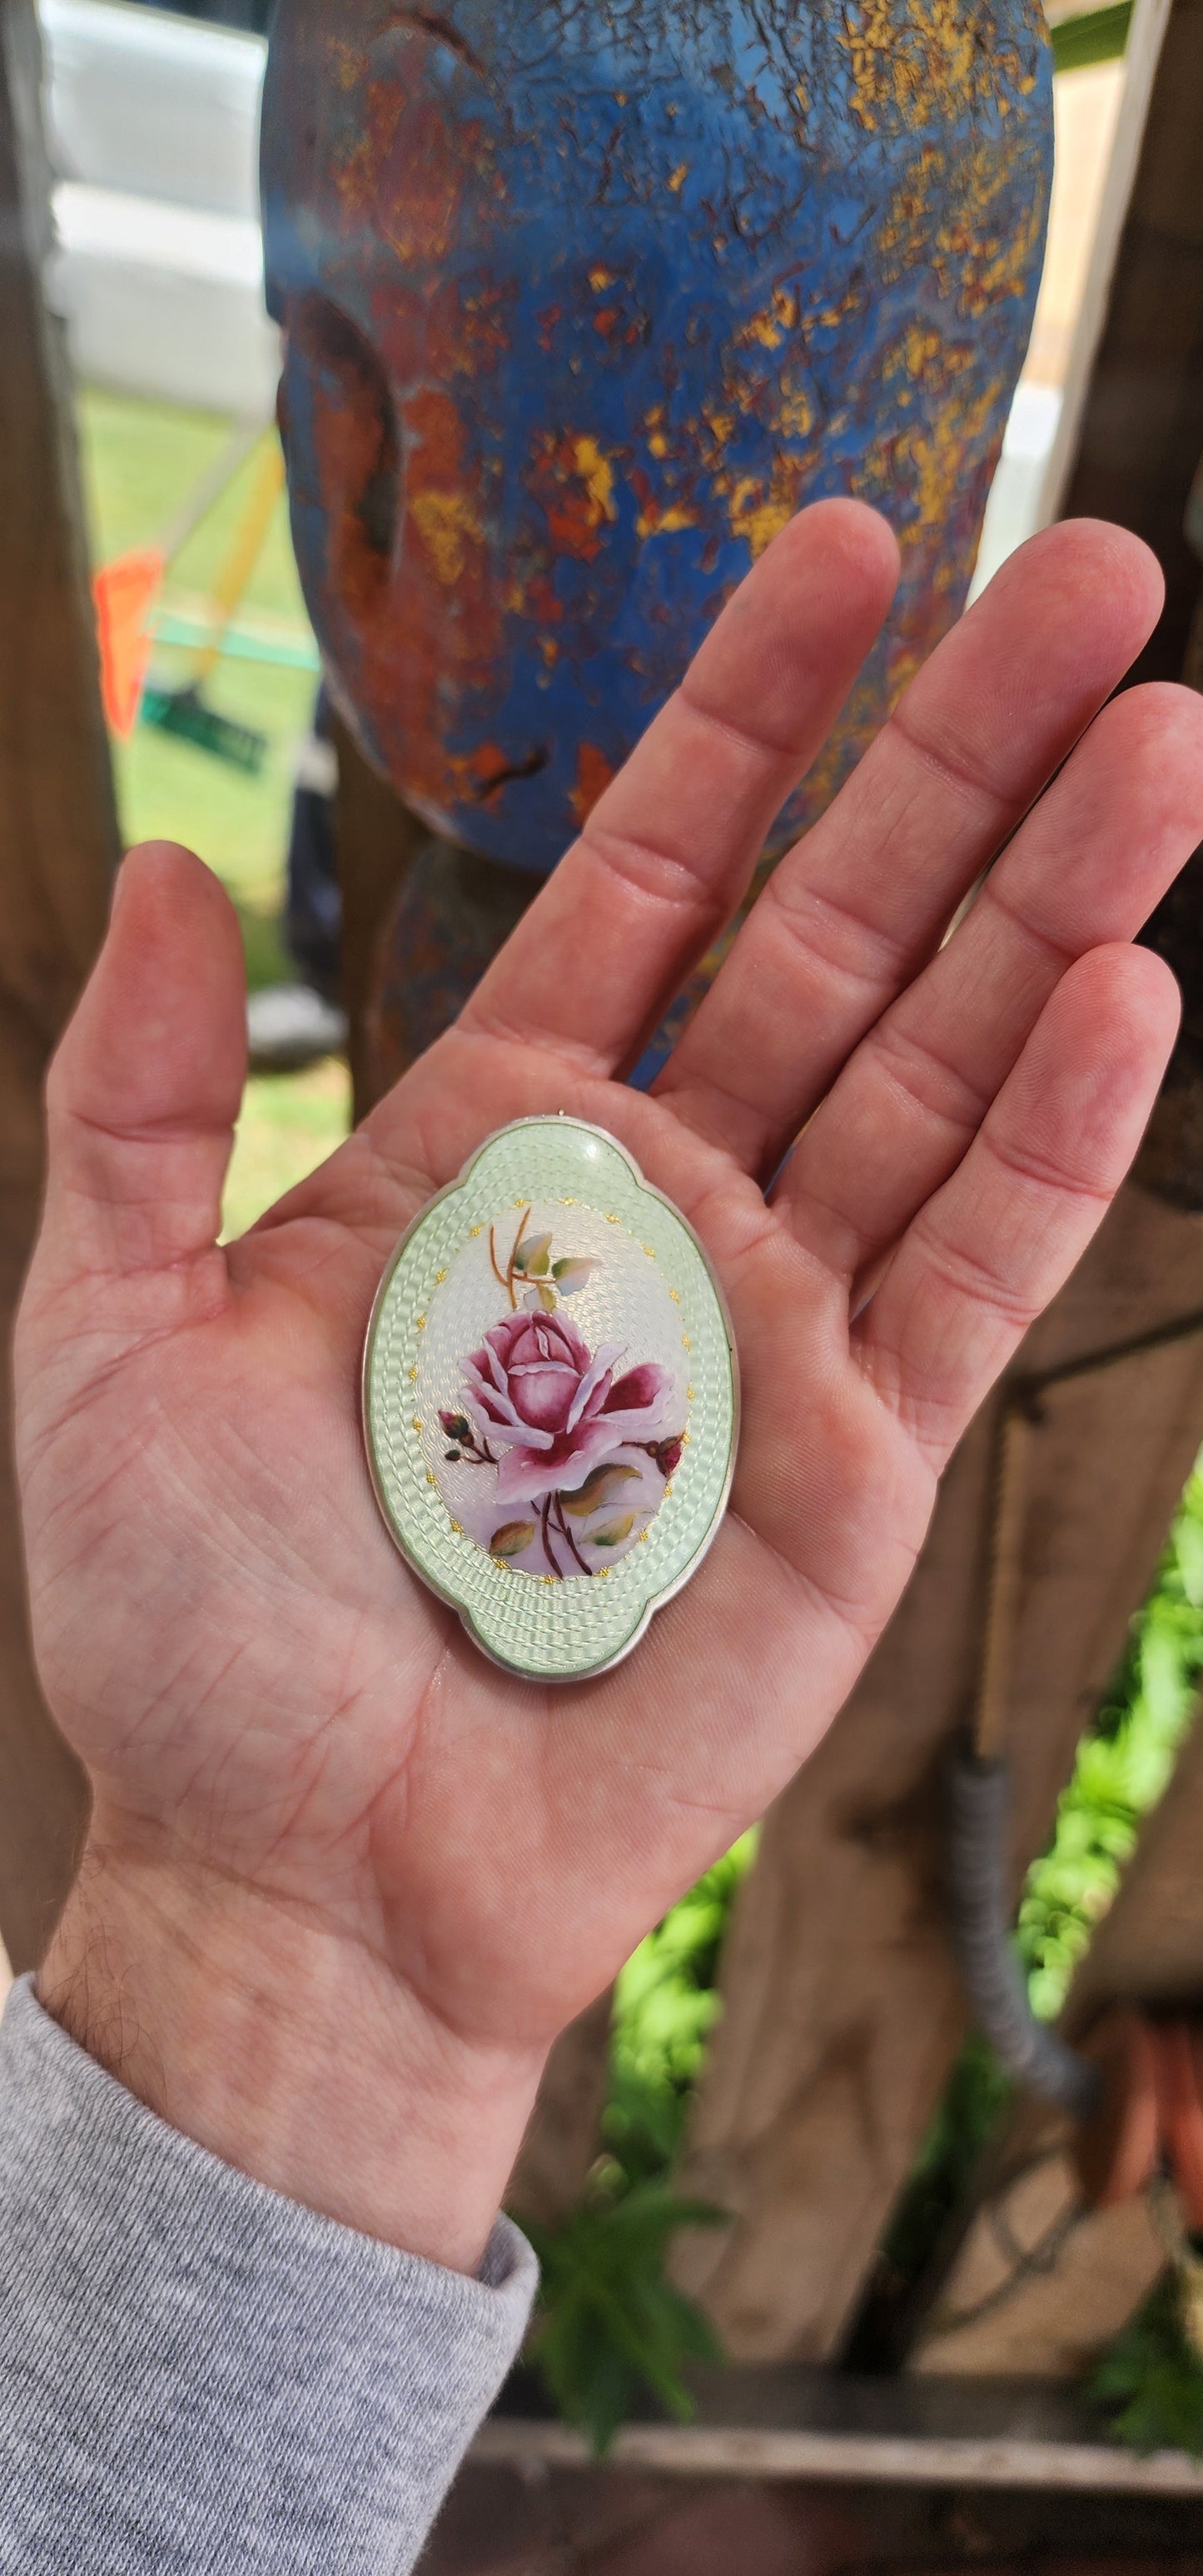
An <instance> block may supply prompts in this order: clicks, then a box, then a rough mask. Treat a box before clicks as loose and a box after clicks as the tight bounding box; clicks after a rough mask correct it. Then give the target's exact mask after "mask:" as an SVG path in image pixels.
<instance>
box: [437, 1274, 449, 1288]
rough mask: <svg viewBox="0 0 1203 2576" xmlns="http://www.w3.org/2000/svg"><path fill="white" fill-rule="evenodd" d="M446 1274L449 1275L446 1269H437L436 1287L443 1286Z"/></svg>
mask: <svg viewBox="0 0 1203 2576" xmlns="http://www.w3.org/2000/svg"><path fill="white" fill-rule="evenodd" d="M446 1276H447V1273H446V1271H445V1270H436V1272H435V1274H434V1284H435V1287H436V1288H441V1287H442V1285H443V1281H444V1279H445V1278H446Z"/></svg>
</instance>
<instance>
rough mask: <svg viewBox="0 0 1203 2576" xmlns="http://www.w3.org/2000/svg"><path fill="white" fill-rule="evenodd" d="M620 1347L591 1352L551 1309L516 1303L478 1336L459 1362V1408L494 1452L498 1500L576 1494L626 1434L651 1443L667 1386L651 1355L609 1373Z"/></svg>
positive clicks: (566, 1320)
mask: <svg viewBox="0 0 1203 2576" xmlns="http://www.w3.org/2000/svg"><path fill="white" fill-rule="evenodd" d="M623 1356H624V1354H623V1352H622V1351H621V1350H619V1349H618V1348H617V1347H616V1346H610V1345H607V1344H603V1345H602V1348H601V1349H600V1350H599V1351H598V1352H597V1353H596V1354H593V1353H591V1352H590V1350H589V1347H588V1344H587V1343H586V1342H584V1341H582V1339H581V1336H580V1334H579V1333H578V1331H577V1329H576V1326H575V1324H573V1323H571V1322H570V1320H569V1318H568V1316H567V1315H565V1314H563V1313H562V1312H560V1311H559V1310H557V1311H556V1312H555V1313H554V1314H551V1315H545V1314H543V1313H541V1312H539V1311H538V1310H537V1309H536V1311H535V1312H534V1313H533V1314H532V1313H530V1312H528V1311H527V1310H526V1309H525V1308H524V1309H523V1310H522V1311H521V1312H520V1313H518V1314H517V1315H507V1317H506V1319H505V1322H504V1323H501V1324H494V1326H493V1329H492V1331H491V1332H489V1333H486V1334H485V1338H484V1342H483V1344H482V1346H481V1348H480V1350H478V1351H473V1352H472V1354H471V1357H470V1358H468V1359H466V1360H465V1361H464V1362H463V1372H464V1384H465V1387H466V1390H467V1402H468V1409H469V1411H470V1412H471V1413H472V1415H473V1416H474V1419H475V1421H476V1424H477V1427H478V1429H479V1430H480V1432H481V1433H482V1435H483V1437H484V1439H485V1440H486V1441H487V1442H488V1445H489V1448H490V1449H491V1450H492V1451H493V1452H494V1453H495V1454H496V1452H498V1451H501V1452H503V1455H502V1456H501V1457H500V1459H499V1463H498V1470H497V1500H498V1502H499V1503H520V1502H534V1501H536V1500H537V1499H538V1498H539V1496H541V1495H543V1494H551V1493H555V1492H557V1491H558V1492H561V1493H569V1494H571V1493H575V1492H576V1490H577V1488H578V1486H580V1485H583V1484H584V1481H585V1478H586V1476H588V1475H589V1474H590V1473H591V1472H592V1470H593V1468H594V1467H599V1466H601V1465H602V1464H603V1463H604V1461H605V1460H606V1459H607V1458H610V1457H612V1456H613V1454H614V1452H615V1450H616V1449H621V1448H622V1447H623V1445H624V1443H625V1442H627V1441H643V1440H650V1439H651V1438H652V1437H653V1434H654V1433H655V1432H656V1431H657V1430H658V1429H659V1428H660V1424H661V1421H662V1418H663V1414H664V1409H665V1406H666V1404H667V1402H668V1399H669V1397H670V1395H671V1394H672V1392H673V1380H672V1376H671V1373H670V1371H669V1370H668V1369H665V1368H661V1367H659V1366H658V1364H657V1362H656V1361H654V1360H645V1361H644V1362H643V1363H642V1365H641V1366H640V1367H639V1368H632V1369H627V1370H626V1371H625V1373H624V1374H623V1376H621V1377H615V1375H614V1370H615V1365H616V1363H617V1362H618V1361H620V1360H621V1359H622V1358H623Z"/></svg>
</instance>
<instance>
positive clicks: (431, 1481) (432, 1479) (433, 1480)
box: [426, 1467, 437, 1485]
mask: <svg viewBox="0 0 1203 2576" xmlns="http://www.w3.org/2000/svg"><path fill="white" fill-rule="evenodd" d="M436 1481H437V1479H436V1478H435V1477H434V1476H432V1475H431V1472H430V1469H429V1467H428V1468H427V1470H426V1482H427V1484H428V1485H433V1484H434V1483H436Z"/></svg>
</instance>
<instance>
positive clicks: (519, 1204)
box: [510, 1199, 555, 1581]
mask: <svg viewBox="0 0 1203 2576" xmlns="http://www.w3.org/2000/svg"><path fill="white" fill-rule="evenodd" d="M510 1206H511V1207H516V1208H524V1207H529V1206H530V1200H529V1199H511V1200H510ZM552 1579H553V1581H554V1579H555V1578H554V1576H553V1578H552Z"/></svg>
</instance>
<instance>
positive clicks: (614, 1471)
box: [560, 1466, 639, 1521]
mask: <svg viewBox="0 0 1203 2576" xmlns="http://www.w3.org/2000/svg"><path fill="white" fill-rule="evenodd" d="M632 1479H634V1481H635V1482H636V1483H637V1482H638V1479H639V1469H638V1468H637V1467H620V1466H610V1467H595V1468H594V1470H593V1473H592V1475H591V1476H586V1478H585V1481H584V1484H583V1485H581V1486H580V1487H579V1489H578V1491H577V1492H576V1493H575V1494H561V1496H560V1500H561V1502H562V1503H563V1506H564V1509H565V1511H566V1512H568V1513H570V1514H571V1517H572V1519H573V1520H574V1521H584V1520H587V1519H588V1517H589V1514H590V1512H598V1511H600V1510H601V1507H602V1504H603V1503H615V1502H617V1500H618V1497H619V1495H620V1494H621V1492H622V1489H623V1486H624V1485H628V1484H630V1483H631V1481H632Z"/></svg>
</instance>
